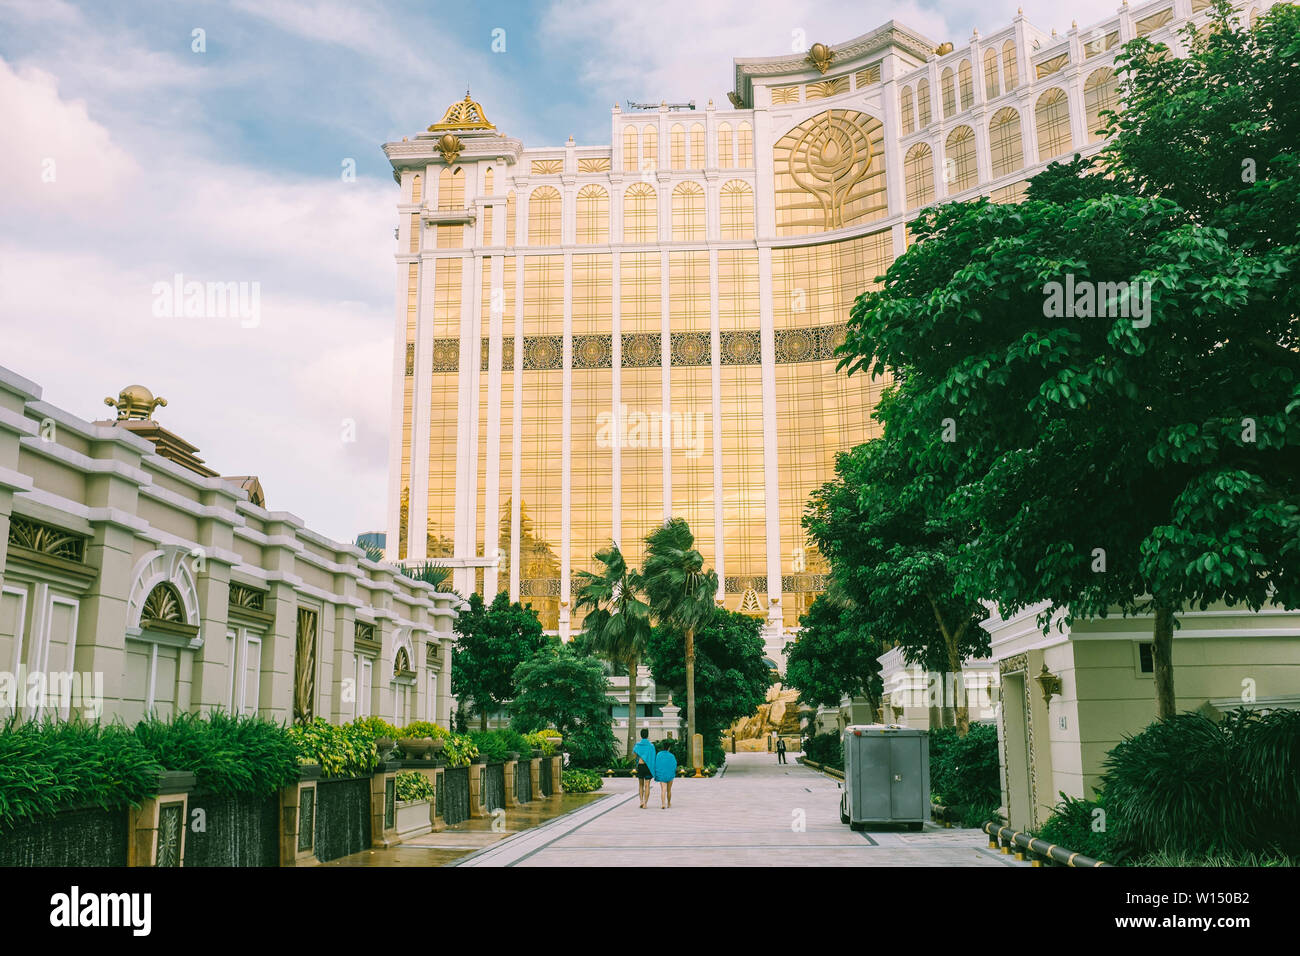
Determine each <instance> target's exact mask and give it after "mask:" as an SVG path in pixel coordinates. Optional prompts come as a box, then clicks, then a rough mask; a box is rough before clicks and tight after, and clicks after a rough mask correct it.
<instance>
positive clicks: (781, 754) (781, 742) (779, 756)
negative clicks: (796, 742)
mask: <svg viewBox="0 0 1300 956" xmlns="http://www.w3.org/2000/svg"><path fill="white" fill-rule="evenodd" d="M776 762H777V763H785V738H784V737H777V738H776Z"/></svg>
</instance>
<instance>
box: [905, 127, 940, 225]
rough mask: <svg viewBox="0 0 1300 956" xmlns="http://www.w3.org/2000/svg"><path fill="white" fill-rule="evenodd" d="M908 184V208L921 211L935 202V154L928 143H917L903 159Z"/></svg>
mask: <svg viewBox="0 0 1300 956" xmlns="http://www.w3.org/2000/svg"><path fill="white" fill-rule="evenodd" d="M903 178H904V180H905V182H906V184H907V189H906V192H907V208H908V209H919V208H920V207H921V206H926V205H929V204H930V203H932V202H934V152H933V151H932V150H931V149H930V146H929V144H927V143H917V144H916V145H915V146H913V147H912V148H911V149H909V150H908V151H907V155H906V156H905V157H904V158H903Z"/></svg>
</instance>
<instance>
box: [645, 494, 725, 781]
mask: <svg viewBox="0 0 1300 956" xmlns="http://www.w3.org/2000/svg"><path fill="white" fill-rule="evenodd" d="M645 543H646V556H645V573H644V575H643V578H642V584H643V587H644V589H645V593H646V597H647V598H648V603H649V605H650V611H651V613H652V614H653V615H654V617H655V620H656V621H658V623H659V626H660V627H661V628H664V629H666V632H667V633H672V634H680V635H681V637H682V643H683V645H684V647H685V652H686V653H685V666H686V727H687V731H686V732H687V735H688V741H687V742H688V744H689V743H690V742H691V741H693V740H694V739H695V729H696V725H695V632H696V631H698V630H699V629H700V628H701V627H703V626H705V625H706V624H708V622H709V619H710V618H711V617H712V616H713V601H714V598H715V597H716V596H717V593H718V576H717V574H715V573H714V572H713V571H711V570H710V571H705V570H704V557H703V556H702V555H701V554H700V552H698V551H696V550H695V535H693V534H691V528H690V525H688V524H687V523H686V519H685V518H669V519H668V520H667V521H665V522H664V523H663V524H662V525H661V526H659V527H658V528H656V529H655V530H654V531H651V532H650V533H649V534H648V535H646V539H645ZM694 754H695V748H694V747H691V755H692V762H694ZM695 769H696V770H699V767H698V766H696V767H695Z"/></svg>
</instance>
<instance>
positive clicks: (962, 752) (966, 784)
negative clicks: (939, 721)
mask: <svg viewBox="0 0 1300 956" xmlns="http://www.w3.org/2000/svg"><path fill="white" fill-rule="evenodd" d="M930 792H931V793H932V794H933V795H934V797H935V799H936V800H938V802H939V803H941V804H943V805H944V806H946V807H953V808H956V807H979V808H984V807H991V808H993V809H996V808H997V806H998V803H999V802H1001V799H1002V793H1001V784H1000V783H999V781H998V730H997V727H995V726H994V725H992V724H971V725H970V730H969V732H968V733H967V734H966V736H965V737H958V736H957V730H956V728H955V727H937V728H935V729H933V730H931V731H930ZM980 822H981V823H982V822H983V821H982V820H981V821H980Z"/></svg>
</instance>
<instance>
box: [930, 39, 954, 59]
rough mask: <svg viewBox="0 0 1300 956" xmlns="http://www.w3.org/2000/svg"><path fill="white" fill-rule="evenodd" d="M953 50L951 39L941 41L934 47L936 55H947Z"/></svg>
mask: <svg viewBox="0 0 1300 956" xmlns="http://www.w3.org/2000/svg"><path fill="white" fill-rule="evenodd" d="M951 52H952V43H951V42H950V41H944V42H943V43H940V44H939V45H938V46H937V47H935V48H934V53H935V55H936V56H947V55H948V54H949V53H951Z"/></svg>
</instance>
